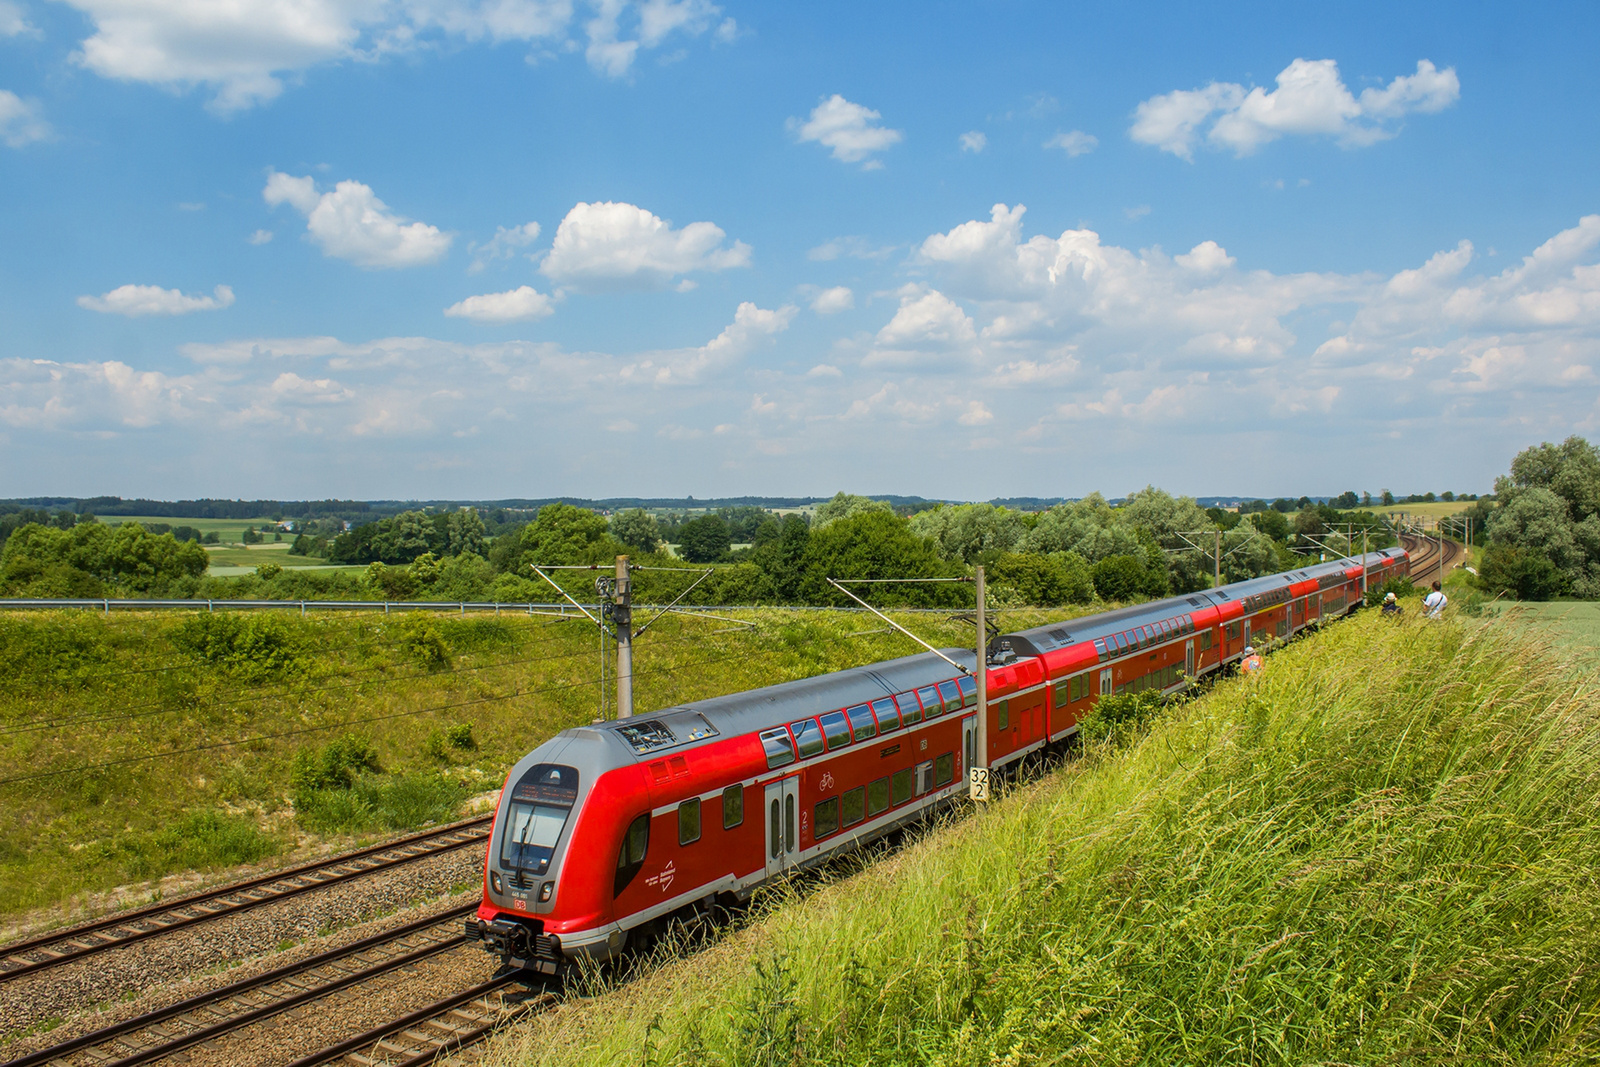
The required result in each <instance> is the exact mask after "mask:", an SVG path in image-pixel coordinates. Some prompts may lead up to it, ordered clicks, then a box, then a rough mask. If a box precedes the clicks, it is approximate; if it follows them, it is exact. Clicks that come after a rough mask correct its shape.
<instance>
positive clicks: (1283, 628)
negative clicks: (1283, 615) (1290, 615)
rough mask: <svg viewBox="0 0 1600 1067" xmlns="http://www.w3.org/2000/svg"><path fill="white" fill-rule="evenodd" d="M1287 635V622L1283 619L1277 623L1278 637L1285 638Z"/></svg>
mask: <svg viewBox="0 0 1600 1067" xmlns="http://www.w3.org/2000/svg"><path fill="white" fill-rule="evenodd" d="M1288 633H1289V620H1288V619H1284V620H1283V621H1282V622H1280V623H1278V636H1279V637H1286V636H1288Z"/></svg>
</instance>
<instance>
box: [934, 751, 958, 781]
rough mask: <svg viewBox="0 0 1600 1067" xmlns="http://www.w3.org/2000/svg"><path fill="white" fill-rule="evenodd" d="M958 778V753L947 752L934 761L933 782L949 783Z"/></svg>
mask: <svg viewBox="0 0 1600 1067" xmlns="http://www.w3.org/2000/svg"><path fill="white" fill-rule="evenodd" d="M955 780H956V754H955V753H954V752H946V753H945V754H944V755H942V756H940V757H939V758H938V759H936V760H934V761H933V784H934V785H935V786H941V785H949V784H950V783H951V782H953V781H955Z"/></svg>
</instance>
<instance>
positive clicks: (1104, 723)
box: [1078, 689, 1161, 746]
mask: <svg viewBox="0 0 1600 1067" xmlns="http://www.w3.org/2000/svg"><path fill="white" fill-rule="evenodd" d="M1160 710H1161V694H1160V693H1159V692H1157V691H1156V690H1154V689H1146V690H1145V691H1144V692H1142V693H1112V694H1108V695H1106V696H1103V697H1101V698H1100V699H1099V700H1097V701H1096V702H1095V704H1094V706H1093V707H1092V708H1090V709H1089V710H1088V712H1086V713H1085V714H1084V715H1083V717H1082V718H1080V719H1079V720H1078V737H1079V738H1080V739H1081V740H1082V742H1083V744H1084V745H1086V746H1088V745H1095V744H1102V743H1103V744H1111V745H1120V744H1123V743H1124V742H1126V741H1128V740H1129V739H1130V738H1132V737H1133V736H1134V735H1135V734H1136V733H1138V732H1139V731H1140V730H1142V729H1143V728H1144V727H1145V726H1146V725H1148V724H1149V723H1150V722H1151V720H1153V719H1154V718H1155V717H1156V713H1157V712H1158V711H1160Z"/></svg>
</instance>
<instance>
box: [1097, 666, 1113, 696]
mask: <svg viewBox="0 0 1600 1067" xmlns="http://www.w3.org/2000/svg"><path fill="white" fill-rule="evenodd" d="M1100 695H1101V696H1103V697H1108V696H1110V695H1111V668H1110V667H1107V668H1106V669H1105V670H1103V671H1101V672H1100Z"/></svg>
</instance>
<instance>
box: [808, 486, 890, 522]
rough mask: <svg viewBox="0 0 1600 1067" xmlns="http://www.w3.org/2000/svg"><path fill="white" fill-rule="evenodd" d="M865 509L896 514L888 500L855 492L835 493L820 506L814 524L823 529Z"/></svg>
mask: <svg viewBox="0 0 1600 1067" xmlns="http://www.w3.org/2000/svg"><path fill="white" fill-rule="evenodd" d="M863 511H883V512H887V513H889V514H890V515H893V514H894V508H893V506H891V505H890V503H889V502H888V501H887V500H873V499H872V498H871V497H866V496H856V495H854V494H853V493H844V492H840V493H835V494H834V496H833V499H832V500H829V501H828V502H827V503H825V504H822V505H820V506H818V508H817V517H816V519H815V521H813V523H812V526H813V527H815V528H817V529H821V528H822V527H824V526H826V525H828V523H830V522H838V521H839V520H840V519H846V518H849V517H850V516H851V515H858V514H860V513H861V512H863Z"/></svg>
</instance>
